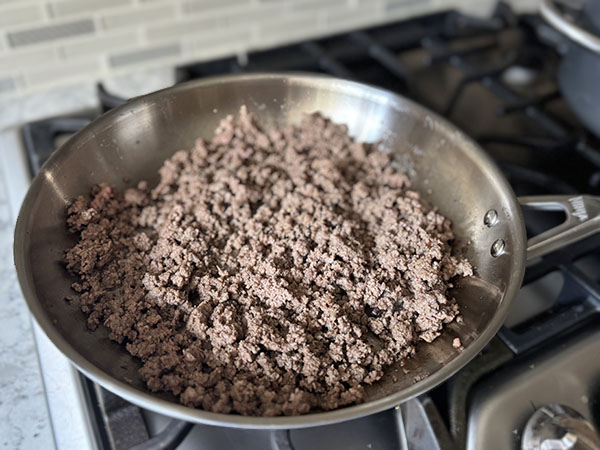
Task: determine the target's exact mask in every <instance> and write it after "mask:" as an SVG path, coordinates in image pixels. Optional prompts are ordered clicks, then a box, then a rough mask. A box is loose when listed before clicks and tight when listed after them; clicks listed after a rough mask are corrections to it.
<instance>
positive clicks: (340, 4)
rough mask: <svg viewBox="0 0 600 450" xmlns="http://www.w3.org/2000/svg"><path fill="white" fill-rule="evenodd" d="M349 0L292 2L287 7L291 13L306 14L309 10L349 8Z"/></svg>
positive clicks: (299, 0)
mask: <svg viewBox="0 0 600 450" xmlns="http://www.w3.org/2000/svg"><path fill="white" fill-rule="evenodd" d="M348 4H349V0H325V1H323V0H290V1H289V2H287V7H288V8H289V9H290V10H291V11H302V12H306V11H309V10H321V9H325V8H340V9H344V8H346V7H348Z"/></svg>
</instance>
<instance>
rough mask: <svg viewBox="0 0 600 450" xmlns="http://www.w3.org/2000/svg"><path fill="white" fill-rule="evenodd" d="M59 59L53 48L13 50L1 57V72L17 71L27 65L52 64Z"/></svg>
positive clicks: (44, 65)
mask: <svg viewBox="0 0 600 450" xmlns="http://www.w3.org/2000/svg"><path fill="white" fill-rule="evenodd" d="M57 60H58V58H57V56H56V52H55V51H54V49H53V48H45V49H39V50H20V51H12V52H9V53H7V54H5V55H4V56H1V57H0V73H1V72H15V71H18V70H21V69H23V68H26V67H34V66H38V67H46V66H48V65H50V66H52V65H53V64H55V63H56V61H57Z"/></svg>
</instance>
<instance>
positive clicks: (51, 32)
mask: <svg viewBox="0 0 600 450" xmlns="http://www.w3.org/2000/svg"><path fill="white" fill-rule="evenodd" d="M94 31H95V25H94V22H93V21H92V20H91V19H81V20H75V21H72V22H65V23H59V24H55V25H46V26H42V27H35V28H29V29H24V30H19V31H9V32H8V33H7V38H8V43H9V45H10V46H11V47H22V46H26V45H32V44H38V43H41V42H50V41H57V40H60V39H65V38H70V37H73V36H81V35H86V34H91V33H93V32H94Z"/></svg>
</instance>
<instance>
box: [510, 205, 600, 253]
mask: <svg viewBox="0 0 600 450" xmlns="http://www.w3.org/2000/svg"><path fill="white" fill-rule="evenodd" d="M519 203H520V204H521V206H523V207H526V208H532V209H537V210H540V211H564V212H565V214H566V216H567V218H566V220H565V221H564V222H563V223H562V224H560V225H558V226H556V227H554V228H551V229H549V230H547V231H544V232H543V233H541V234H538V235H537V236H534V237H532V238H531V239H529V240H528V241H527V260H528V261H529V260H532V259H534V258H537V257H540V256H544V255H546V254H547V253H550V252H552V251H554V250H558V249H560V248H562V247H565V246H566V245H569V244H572V243H574V242H577V241H580V240H581V239H584V238H586V237H589V236H591V235H593V234H595V233H597V232H599V231H600V197H596V196H591V195H575V196H572V195H541V196H531V197H519Z"/></svg>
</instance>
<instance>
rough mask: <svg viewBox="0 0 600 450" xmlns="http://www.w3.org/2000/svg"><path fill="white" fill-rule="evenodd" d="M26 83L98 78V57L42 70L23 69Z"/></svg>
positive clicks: (56, 82)
mask: <svg viewBox="0 0 600 450" xmlns="http://www.w3.org/2000/svg"><path fill="white" fill-rule="evenodd" d="M24 76H25V82H26V83H27V84H28V85H32V86H36V85H51V84H52V85H55V84H66V83H72V82H73V80H81V79H82V78H87V79H92V80H93V79H98V78H100V76H101V64H100V61H99V60H98V59H94V58H90V59H88V60H86V61H80V62H76V63H71V64H61V65H60V66H56V67H46V68H44V69H43V70H31V71H24Z"/></svg>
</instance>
